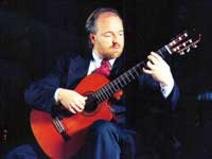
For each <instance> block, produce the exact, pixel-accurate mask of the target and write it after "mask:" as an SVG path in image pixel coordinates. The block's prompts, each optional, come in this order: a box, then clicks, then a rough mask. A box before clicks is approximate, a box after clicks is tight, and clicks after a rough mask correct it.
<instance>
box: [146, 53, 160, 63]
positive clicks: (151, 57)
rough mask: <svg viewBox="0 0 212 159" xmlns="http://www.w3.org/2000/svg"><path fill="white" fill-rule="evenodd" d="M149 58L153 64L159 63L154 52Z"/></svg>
mask: <svg viewBox="0 0 212 159" xmlns="http://www.w3.org/2000/svg"><path fill="white" fill-rule="evenodd" d="M147 59H148V61H150V62H151V63H153V64H156V63H158V59H157V58H156V57H155V56H153V55H152V54H150V55H149V56H148V57H147Z"/></svg>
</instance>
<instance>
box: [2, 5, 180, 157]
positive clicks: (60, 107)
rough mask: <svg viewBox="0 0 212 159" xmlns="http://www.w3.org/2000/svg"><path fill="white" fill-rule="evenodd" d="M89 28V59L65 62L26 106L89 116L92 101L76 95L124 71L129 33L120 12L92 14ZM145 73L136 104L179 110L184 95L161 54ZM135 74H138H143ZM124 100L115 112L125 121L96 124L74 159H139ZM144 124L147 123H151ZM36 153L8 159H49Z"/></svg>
mask: <svg viewBox="0 0 212 159" xmlns="http://www.w3.org/2000/svg"><path fill="white" fill-rule="evenodd" d="M85 26H86V30H87V32H88V37H89V40H90V41H89V42H90V44H91V52H90V54H89V55H81V54H79V53H76V54H70V56H68V57H64V58H61V59H59V60H58V63H57V64H56V66H55V69H54V70H53V71H52V72H51V73H50V74H48V75H47V76H46V77H45V78H43V79H42V80H39V81H36V82H33V83H32V84H31V85H30V87H29V88H28V89H27V90H26V92H25V99H26V102H27V103H28V104H29V105H31V106H32V107H33V108H36V109H39V110H42V111H44V112H48V113H55V112H56V114H59V115H61V114H63V113H66V114H67V112H69V113H71V114H73V115H76V114H79V113H81V112H83V111H85V109H86V108H85V105H86V101H87V100H88V97H87V96H85V95H82V94H80V93H78V92H76V91H75V90H74V89H75V87H76V86H77V85H78V84H79V82H80V81H81V80H82V79H83V78H86V76H87V75H90V74H92V72H95V73H99V74H101V75H102V76H105V77H108V78H114V77H117V76H118V75H119V74H120V73H121V72H122V71H123V68H124V66H125V63H124V62H125V61H124V58H123V57H124V54H123V48H124V27H123V22H122V18H121V17H120V15H119V14H118V12H117V11H116V10H114V9H111V8H98V9H96V10H94V11H93V12H92V13H91V14H90V16H89V17H88V19H87V21H86V25H85ZM143 72H144V74H142V73H141V75H139V76H138V80H137V83H138V87H137V89H138V90H137V91H136V93H137V94H138V93H139V95H142V99H144V101H140V98H137V100H138V101H137V103H139V104H140V103H144V102H145V103H150V104H148V106H149V107H150V109H151V103H154V104H155V103H158V102H160V103H158V105H159V106H158V108H157V109H154V110H156V111H159V110H161V112H166V113H169V112H170V110H171V111H172V110H174V109H175V107H176V104H177V101H178V98H179V90H178V87H177V86H176V84H175V81H174V79H173V76H172V73H171V71H170V67H169V65H168V64H167V62H166V61H165V60H164V59H163V58H162V57H160V56H159V55H158V54H157V53H154V52H152V53H151V54H150V55H149V56H148V60H147V63H146V66H145V67H144V68H143ZM134 73H135V74H138V72H134ZM94 83H95V82H94ZM121 85H122V84H121ZM144 91H146V92H144ZM106 96H107V95H106ZM145 96H146V97H147V98H145ZM123 99H124V96H123V97H122V99H121V100H119V101H114V103H113V104H114V105H115V106H114V107H113V110H112V111H113V112H114V114H118V113H121V115H117V116H116V117H115V118H114V119H112V120H111V121H106V120H97V121H95V122H94V123H93V124H92V125H91V126H90V128H89V130H88V133H87V136H86V137H87V138H86V139H87V140H86V143H85V144H84V145H83V146H82V147H81V149H80V150H79V152H78V153H76V154H75V156H74V157H73V158H81V159H120V158H129V159H134V158H137V157H136V148H135V147H136V141H135V140H136V139H135V135H134V134H135V133H133V131H132V130H130V129H128V128H127V127H129V126H127V127H126V120H127V119H126V120H125V115H126V110H127V109H126V108H125V105H124V104H125V100H123ZM153 108H154V107H152V111H153ZM148 109H149V108H148ZM159 114H160V113H159ZM162 114H163V115H164V114H165V113H162ZM136 120H142V119H136ZM144 121H147V120H146V118H144ZM158 122H159V121H158ZM138 123H140V122H138ZM141 123H142V121H141ZM158 127H159V126H158ZM46 133H48V130H46ZM140 142H142V141H140ZM22 148H23V147H22ZM35 149H37V148H33V147H32V146H31V148H30V145H25V148H23V149H21V147H19V148H17V149H15V150H14V151H12V152H11V153H9V154H8V155H7V157H6V159H9V158H13V157H14V156H18V154H20V151H22V152H23V153H22V155H23V154H25V157H23V158H26V159H29V158H30V155H32V156H34V158H42V157H44V154H42V153H41V152H40V151H39V152H38V151H37V150H36V151H35ZM18 151H19V153H18ZM27 155H29V156H28V157H27ZM46 155H47V156H48V154H46ZM23 156H24V155H23ZM17 158H18V157H17ZM163 159H164V158H163Z"/></svg>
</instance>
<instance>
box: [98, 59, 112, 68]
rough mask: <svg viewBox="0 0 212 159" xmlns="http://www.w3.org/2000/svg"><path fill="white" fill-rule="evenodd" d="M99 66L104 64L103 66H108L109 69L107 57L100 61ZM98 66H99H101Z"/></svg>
mask: <svg viewBox="0 0 212 159" xmlns="http://www.w3.org/2000/svg"><path fill="white" fill-rule="evenodd" d="M101 66H105V67H108V68H109V69H110V67H111V65H110V62H109V60H108V59H103V60H102V62H101ZM101 66H100V67H101Z"/></svg>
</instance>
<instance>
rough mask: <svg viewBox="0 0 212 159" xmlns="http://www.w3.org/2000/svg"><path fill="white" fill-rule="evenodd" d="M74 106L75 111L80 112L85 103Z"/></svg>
mask: <svg viewBox="0 0 212 159" xmlns="http://www.w3.org/2000/svg"><path fill="white" fill-rule="evenodd" d="M76 108H77V111H79V112H82V111H83V110H84V108H85V104H83V103H79V104H76Z"/></svg>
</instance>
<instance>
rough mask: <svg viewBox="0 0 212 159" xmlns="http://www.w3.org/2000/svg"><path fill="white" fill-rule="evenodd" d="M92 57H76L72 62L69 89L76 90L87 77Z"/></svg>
mask: <svg viewBox="0 0 212 159" xmlns="http://www.w3.org/2000/svg"><path fill="white" fill-rule="evenodd" d="M89 63H90V57H89V56H88V57H83V56H76V57H74V58H72V59H71V60H70V64H69V72H68V82H67V87H68V88H72V89H73V88H74V87H75V86H76V85H77V84H78V83H79V82H80V80H81V79H82V78H84V77H85V76H86V75H87V72H88V67H89Z"/></svg>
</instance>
